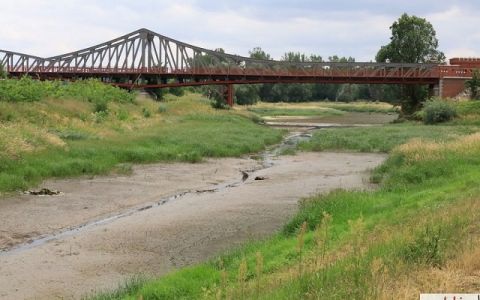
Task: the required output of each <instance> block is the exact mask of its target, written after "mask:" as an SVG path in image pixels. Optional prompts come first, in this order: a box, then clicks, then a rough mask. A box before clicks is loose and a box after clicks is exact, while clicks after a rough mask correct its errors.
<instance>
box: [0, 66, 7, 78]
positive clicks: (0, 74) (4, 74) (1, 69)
mask: <svg viewBox="0 0 480 300" xmlns="http://www.w3.org/2000/svg"><path fill="white" fill-rule="evenodd" d="M7 75H8V73H7V71H6V70H5V68H4V66H3V64H2V63H1V62H0V78H7Z"/></svg>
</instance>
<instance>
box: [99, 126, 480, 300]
mask: <svg viewBox="0 0 480 300" xmlns="http://www.w3.org/2000/svg"><path fill="white" fill-rule="evenodd" d="M474 131H476V128H473V127H455V126H421V125H413V124H400V125H388V126H386V127H379V128H376V127H369V128H355V129H341V130H337V129H335V130H331V131H329V132H330V134H331V135H334V134H335V133H336V135H337V137H338V136H341V137H342V139H343V140H345V142H343V143H342V144H337V145H335V148H334V149H338V150H341V149H344V150H345V149H348V150H362V151H379V149H382V151H389V150H390V149H392V147H394V146H395V145H398V144H402V143H404V142H405V141H407V140H408V139H410V138H412V137H423V138H429V139H430V140H432V141H439V142H443V141H447V142H446V144H442V143H439V144H437V145H438V147H437V148H435V147H434V148H432V147H429V146H428V145H427V144H424V143H422V142H419V143H414V144H412V145H411V146H406V147H405V149H406V150H398V151H395V152H392V153H391V154H390V157H389V159H388V160H387V161H386V162H385V163H384V164H383V165H382V166H381V167H379V168H377V169H376V170H375V171H374V175H375V177H376V179H377V181H378V182H380V183H381V185H380V187H379V189H377V190H375V191H363V192H358V191H342V190H338V191H333V192H331V193H329V194H327V195H318V196H314V197H311V198H308V199H304V200H303V201H302V202H301V205H300V209H299V211H298V213H297V214H296V215H295V216H294V217H293V218H292V219H291V220H290V222H288V224H286V225H285V227H284V229H283V231H282V232H281V233H279V234H277V235H275V236H273V237H272V238H270V239H268V240H266V241H257V242H249V243H247V244H246V245H245V246H244V247H242V248H240V249H237V250H235V251H233V252H232V253H229V254H225V255H222V256H221V257H220V258H218V259H215V260H212V261H209V262H206V263H202V264H199V265H196V266H192V267H188V268H184V269H181V270H179V271H176V272H173V273H171V274H169V275H167V276H164V277H162V278H159V279H152V280H150V281H148V282H146V283H145V284H143V285H142V286H141V287H140V288H136V289H135V290H131V291H125V292H124V293H123V294H105V295H102V297H107V298H106V299H137V298H138V297H139V296H140V295H141V296H142V297H143V299H199V298H206V299H218V295H220V297H225V296H226V295H228V297H229V298H233V299H242V298H244V299H301V298H312V299H375V298H378V297H380V296H382V295H383V297H388V296H386V295H392V293H398V294H401V295H408V296H406V297H407V298H415V297H418V293H420V292H421V291H422V292H425V291H435V289H441V288H442V286H435V285H434V283H428V282H429V281H428V280H423V279H424V277H422V276H427V275H428V274H430V272H431V273H433V274H435V272H434V271H433V270H435V269H437V270H438V268H442V269H444V270H446V271H444V272H450V271H449V269H448V268H446V265H447V262H449V261H452V260H455V259H460V257H461V256H462V255H463V254H465V253H469V251H470V252H471V251H474V249H475V246H474V245H478V244H474V242H472V241H475V240H476V238H479V237H480V235H479V234H478V233H479V232H480V226H479V225H480V224H479V223H478V218H479V213H478V211H479V210H480V202H479V201H478V195H479V194H480V186H479V185H478V182H479V181H480V168H479V167H480V139H479V138H478V136H475V135H473V136H472V138H471V139H468V138H462V136H463V135H467V134H468V133H471V132H474ZM320 132H324V131H323V130H321V131H320ZM359 137H363V138H365V139H366V140H368V142H366V145H367V146H362V147H363V148H362V147H360V146H358V144H357V140H358V139H359ZM317 139H319V137H317ZM472 141H473V142H472ZM378 143H379V144H381V145H383V146H382V147H379V146H378ZM342 147H343V148H342ZM415 147H417V148H415ZM402 151H403V152H402ZM409 151H410V152H409ZM418 153H422V154H425V155H424V156H421V157H420V158H419V157H418V156H417V155H416V154H418ZM325 216H331V217H332V219H331V221H330V222H327V223H325V220H326V217H325ZM304 222H306V224H307V226H308V230H307V233H306V235H305V236H304V241H305V245H304V248H303V255H302V256H300V252H299V250H298V249H299V248H298V247H299V242H298V234H299V229H300V227H301V226H302V224H303V223H304ZM321 224H323V225H321ZM327 224H328V225H327ZM324 233H326V234H324ZM317 241H318V243H317ZM468 241H470V242H468ZM469 245H470V246H469ZM257 253H261V255H262V256H263V260H264V264H263V271H262V274H261V276H260V277H258V276H257V274H256V272H255V268H256V262H255V261H256V256H257V255H258V254H257ZM300 257H302V259H300ZM244 259H245V260H246V262H247V269H248V271H247V275H246V282H239V278H238V274H239V266H240V265H241V263H242V260H244ZM476 263H480V262H478V261H477V262H476ZM300 270H303V271H300ZM300 272H301V273H300ZM422 272H424V273H422ZM451 272H453V273H455V272H457V273H455V274H457V275H455V276H459V275H458V271H451ZM222 273H225V274H226V279H227V282H226V283H225V282H224V280H222V275H221V274H222ZM437 273H438V272H437ZM418 274H420V275H418ZM422 274H423V275H422ZM426 274H427V275H426ZM422 280H423V281H426V282H427V283H423V285H420V284H419V287H417V288H415V287H413V288H412V287H410V286H409V285H408V283H409V282H411V281H415V282H420V283H421V282H422ZM429 284H431V285H429ZM241 286H244V288H241ZM386 287H391V289H390V290H386ZM465 292H474V290H471V289H470V290H469V289H468V288H467V290H465ZM385 293H386V294H385ZM109 295H111V296H112V297H111V298H108V297H109ZM228 297H227V298H228ZM101 299H105V298H101Z"/></svg>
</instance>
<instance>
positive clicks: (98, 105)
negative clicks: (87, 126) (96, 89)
mask: <svg viewBox="0 0 480 300" xmlns="http://www.w3.org/2000/svg"><path fill="white" fill-rule="evenodd" d="M107 111H108V103H107V101H101V100H99V101H97V102H95V107H94V109H93V112H96V113H98V112H105V113H106V112H107Z"/></svg>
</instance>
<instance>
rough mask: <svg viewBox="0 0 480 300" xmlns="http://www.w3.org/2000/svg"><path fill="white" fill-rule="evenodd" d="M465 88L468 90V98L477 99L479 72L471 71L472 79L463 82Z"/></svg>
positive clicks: (479, 85) (476, 70)
mask: <svg viewBox="0 0 480 300" xmlns="http://www.w3.org/2000/svg"><path fill="white" fill-rule="evenodd" d="M465 86H466V87H467V89H469V90H470V98H471V99H473V100H475V99H478V96H479V89H480V71H479V70H478V69H475V70H473V74H472V79H469V80H467V81H465Z"/></svg>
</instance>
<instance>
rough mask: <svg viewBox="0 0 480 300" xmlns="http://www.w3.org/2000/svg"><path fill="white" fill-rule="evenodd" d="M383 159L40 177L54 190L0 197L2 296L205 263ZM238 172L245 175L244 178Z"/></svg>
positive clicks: (358, 182) (362, 179)
mask: <svg viewBox="0 0 480 300" xmlns="http://www.w3.org/2000/svg"><path fill="white" fill-rule="evenodd" d="M384 159H385V156H384V155H379V154H358V153H357V154H354V153H299V154H298V155H295V156H280V157H277V158H275V160H274V164H273V166H271V167H269V168H263V167H262V166H261V162H259V161H255V160H252V159H248V158H244V159H217V160H207V161H206V162H205V163H200V164H181V163H179V164H155V165H148V166H138V167H135V168H134V171H133V174H132V175H130V176H126V175H125V176H108V177H107V176H105V177H95V178H84V179H66V180H54V181H48V182H45V183H44V184H42V187H48V188H51V189H58V190H60V191H62V194H61V195H58V196H31V195H19V196H12V197H10V198H7V199H2V200H1V201H0V218H1V220H2V226H1V228H0V248H1V249H2V250H3V251H2V252H0V298H2V299H55V298H58V299H77V298H80V297H81V296H84V295H86V294H91V293H93V292H95V291H99V290H104V289H111V288H115V287H116V286H117V285H118V284H119V283H121V282H122V281H123V280H125V279H126V278H129V277H131V276H133V275H135V274H144V275H147V276H158V275H162V274H165V273H166V272H168V271H170V270H172V269H173V268H177V267H181V266H185V265H189V264H193V263H196V262H199V261H203V260H205V259H208V258H211V257H213V256H215V255H216V254H218V253H220V252H222V251H224V250H226V249H231V248H232V247H235V246H236V245H239V244H241V243H242V242H244V241H246V240H248V239H251V238H262V237H266V236H268V235H271V234H272V233H273V232H275V231H277V230H278V229H280V228H281V226H282V225H283V224H284V223H285V222H286V221H287V220H288V218H289V217H290V216H292V215H293V214H294V213H295V211H296V208H297V202H298V200H299V199H300V198H301V197H306V196H309V195H312V194H316V193H319V192H327V191H329V190H332V189H336V188H369V187H370V186H369V183H368V172H367V171H368V170H370V169H372V168H373V167H375V166H377V165H379V164H380V163H381V162H382V161H383V160H384ZM252 170H256V171H252ZM241 171H249V175H250V176H249V177H248V178H247V179H246V180H245V181H243V180H242V177H243V175H242V173H241ZM255 177H260V178H263V179H264V180H255ZM173 195H177V196H176V197H170V196H173ZM96 221H100V222H98V223H96ZM85 224H86V226H84V227H82V226H83V225H85ZM69 228H70V230H69ZM42 236H43V237H44V238H43V240H42V239H40V240H39V237H42ZM29 241H30V242H32V243H28V242H29Z"/></svg>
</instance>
